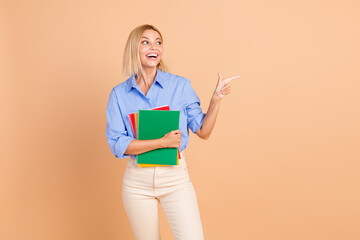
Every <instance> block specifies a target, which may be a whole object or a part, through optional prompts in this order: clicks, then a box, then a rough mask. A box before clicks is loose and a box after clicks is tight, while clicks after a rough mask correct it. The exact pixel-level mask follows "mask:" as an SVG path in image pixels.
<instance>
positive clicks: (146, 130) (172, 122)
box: [129, 106, 180, 167]
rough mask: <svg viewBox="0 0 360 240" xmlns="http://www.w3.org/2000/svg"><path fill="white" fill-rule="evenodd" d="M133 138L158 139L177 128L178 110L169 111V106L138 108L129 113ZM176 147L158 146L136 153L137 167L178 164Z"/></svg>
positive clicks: (178, 155) (178, 156) (178, 153)
mask: <svg viewBox="0 0 360 240" xmlns="http://www.w3.org/2000/svg"><path fill="white" fill-rule="evenodd" d="M129 119H130V123H131V127H132V130H133V133H134V136H135V138H137V139H139V140H150V139H158V138H161V137H163V136H164V135H165V134H167V133H168V132H170V131H173V130H178V129H179V119H180V111H170V107H169V106H162V107H158V108H153V109H150V110H139V112H137V113H132V114H129ZM179 158H180V151H179V149H178V148H159V149H154V150H152V151H149V152H145V153H142V154H139V155H137V157H136V161H137V164H139V167H155V166H169V165H178V164H179Z"/></svg>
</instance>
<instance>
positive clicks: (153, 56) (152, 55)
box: [146, 53, 159, 60]
mask: <svg viewBox="0 0 360 240" xmlns="http://www.w3.org/2000/svg"><path fill="white" fill-rule="evenodd" d="M158 57H159V55H157V54H155V53H150V54H148V55H146V58H148V59H150V60H156V59H157V58H158Z"/></svg>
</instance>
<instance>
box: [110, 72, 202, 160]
mask: <svg viewBox="0 0 360 240" xmlns="http://www.w3.org/2000/svg"><path fill="white" fill-rule="evenodd" d="M164 105H169V106H170V110H179V111H180V124H179V129H180V131H181V145H180V148H179V149H180V151H182V150H184V149H185V148H186V146H187V145H188V143H189V128H190V129H191V131H192V132H194V133H195V132H196V131H198V130H199V129H200V127H201V125H202V122H203V119H204V117H205V114H204V113H203V112H202V109H201V107H200V99H199V97H198V96H197V94H196V93H195V91H194V89H193V88H192V86H191V83H190V80H189V79H187V78H185V77H181V76H178V75H174V74H171V73H169V72H163V71H161V70H160V69H157V72H156V76H155V80H154V83H153V84H152V85H151V87H150V89H149V90H148V92H147V94H146V95H144V93H143V92H142V91H141V90H140V87H139V86H138V85H137V83H136V80H135V74H133V75H132V76H131V77H130V78H128V79H127V80H126V81H124V82H122V83H120V84H118V85H117V86H115V87H114V88H113V89H112V90H111V93H110V97H109V101H108V104H107V109H106V117H107V123H106V132H105V135H106V138H107V140H108V143H109V146H110V149H111V152H112V153H113V154H114V155H115V157H117V158H125V157H128V156H131V155H126V154H124V153H125V151H126V149H127V147H128V146H129V144H130V142H131V141H132V140H134V139H135V137H134V133H133V131H132V128H131V124H130V119H129V117H128V114H130V113H134V112H137V111H138V110H139V109H151V108H155V107H159V106H164Z"/></svg>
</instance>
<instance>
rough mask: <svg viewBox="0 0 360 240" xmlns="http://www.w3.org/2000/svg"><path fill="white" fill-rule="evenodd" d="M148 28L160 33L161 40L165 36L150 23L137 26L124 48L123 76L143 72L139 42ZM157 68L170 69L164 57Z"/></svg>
mask: <svg viewBox="0 0 360 240" xmlns="http://www.w3.org/2000/svg"><path fill="white" fill-rule="evenodd" d="M147 29H152V30H154V31H156V32H158V33H159V35H160V39H161V42H164V41H163V37H162V35H161V33H160V31H159V30H158V29H157V28H156V27H154V26H153V25H150V24H144V25H140V26H138V27H136V28H135V29H133V30H132V31H131V33H130V35H129V37H128V39H127V42H126V45H125V49H124V56H123V69H122V73H123V76H125V77H127V76H131V75H133V74H134V73H135V75H138V74H139V73H141V72H142V66H141V61H140V56H139V43H140V38H141V36H142V34H143V33H144V32H145V30H147ZM157 68H158V69H160V70H162V71H168V70H167V67H166V65H165V63H164V61H163V60H162V59H160V62H159V64H158V65H157Z"/></svg>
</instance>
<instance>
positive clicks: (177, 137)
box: [161, 130, 181, 148]
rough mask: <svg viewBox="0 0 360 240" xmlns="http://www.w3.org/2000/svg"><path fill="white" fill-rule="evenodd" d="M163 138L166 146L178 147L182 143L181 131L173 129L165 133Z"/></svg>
mask: <svg viewBox="0 0 360 240" xmlns="http://www.w3.org/2000/svg"><path fill="white" fill-rule="evenodd" d="M161 139H162V142H163V147H164V148H178V147H180V144H181V131H180V130H173V131H171V132H168V133H167V134H165V135H164V136H163V137H162V138H161Z"/></svg>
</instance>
